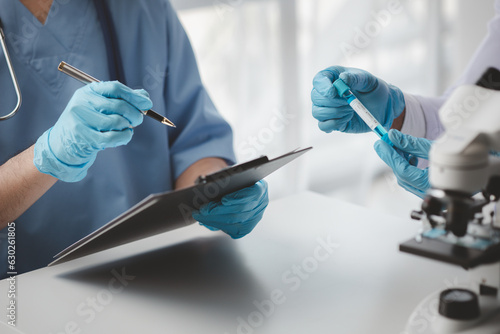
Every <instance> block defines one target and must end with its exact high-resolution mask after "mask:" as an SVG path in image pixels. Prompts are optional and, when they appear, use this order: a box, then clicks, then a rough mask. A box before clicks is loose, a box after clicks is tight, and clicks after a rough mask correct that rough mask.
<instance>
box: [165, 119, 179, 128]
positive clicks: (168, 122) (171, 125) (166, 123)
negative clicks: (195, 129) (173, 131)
mask: <svg viewBox="0 0 500 334" xmlns="http://www.w3.org/2000/svg"><path fill="white" fill-rule="evenodd" d="M162 123H163V124H165V125H168V126H170V127H172V128H176V126H175V124H174V123H172V121H170V120H168V119H166V118H165V119H164V120H163V121H162Z"/></svg>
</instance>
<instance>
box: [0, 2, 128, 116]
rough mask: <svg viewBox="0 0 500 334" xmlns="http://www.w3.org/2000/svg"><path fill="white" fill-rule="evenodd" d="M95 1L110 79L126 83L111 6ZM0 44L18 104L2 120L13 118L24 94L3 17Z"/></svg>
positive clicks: (0, 25) (0, 22) (0, 21)
mask: <svg viewBox="0 0 500 334" xmlns="http://www.w3.org/2000/svg"><path fill="white" fill-rule="evenodd" d="M93 2H94V5H95V8H96V11H97V17H98V19H99V21H100V22H101V26H102V32H103V35H104V44H105V46H106V54H107V58H108V59H107V61H108V68H109V76H110V80H118V81H120V82H122V83H125V76H124V74H123V73H124V72H123V63H122V58H121V56H120V52H118V50H119V48H118V38H117V35H116V30H115V27H114V25H113V20H112V18H111V14H110V11H109V8H108V6H107V5H106V2H105V1H103V0H93ZM0 44H2V50H3V53H4V56H5V61H6V63H7V67H8V68H9V72H10V77H11V79H12V84H13V85H14V89H15V91H16V95H17V104H16V106H15V108H14V109H13V110H12V111H11V112H10V113H8V114H7V115H5V116H1V117H0V121H5V120H7V119H9V118H12V117H13V116H14V115H15V114H16V113H17V112H18V111H19V109H20V108H21V103H22V95H21V89H20V88H19V82H18V81H17V77H16V72H14V67H13V66H12V60H11V58H10V55H9V51H8V50H7V43H6V40H5V34H4V31H3V24H2V20H1V19H0Z"/></svg>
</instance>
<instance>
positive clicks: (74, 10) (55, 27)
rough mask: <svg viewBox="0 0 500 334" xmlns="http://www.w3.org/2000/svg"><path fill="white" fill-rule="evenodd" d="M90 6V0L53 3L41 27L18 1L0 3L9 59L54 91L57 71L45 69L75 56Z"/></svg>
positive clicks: (63, 0)
mask: <svg viewBox="0 0 500 334" xmlns="http://www.w3.org/2000/svg"><path fill="white" fill-rule="evenodd" d="M91 4H92V2H91V1H90V0H54V1H53V3H52V6H51V8H50V11H49V14H48V16H47V20H46V21H45V24H42V23H41V22H40V21H39V20H38V19H37V18H36V16H35V15H33V14H32V13H31V12H30V11H29V10H28V9H27V8H26V7H25V6H24V5H23V4H22V3H21V2H20V1H19V0H0V8H1V11H0V13H2V14H0V15H1V18H2V21H3V24H4V30H5V35H6V38H7V44H8V47H9V51H10V53H11V57H13V58H16V60H18V61H19V62H20V63H23V64H24V65H25V66H30V67H31V68H32V69H33V71H34V72H36V73H37V74H38V76H39V77H41V78H42V80H44V81H45V82H46V84H47V85H49V86H50V87H51V88H53V89H55V90H57V88H58V86H59V84H60V81H58V80H57V79H56V77H57V75H56V73H57V72H55V71H50V70H48V66H50V67H52V65H53V63H54V62H57V61H60V60H66V61H68V62H69V61H71V58H72V55H75V54H78V49H79V48H80V47H81V44H82V41H83V37H84V32H85V30H86V29H85V28H86V26H87V24H88V22H89V15H90V14H91V13H92V12H93V11H92V10H91V9H92V7H91ZM3 13H7V14H3ZM40 41H43V43H41V42H40ZM61 58H64V59H61ZM14 70H15V69H14ZM55 70H57V68H55Z"/></svg>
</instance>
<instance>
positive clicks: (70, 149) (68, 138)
mask: <svg viewBox="0 0 500 334" xmlns="http://www.w3.org/2000/svg"><path fill="white" fill-rule="evenodd" d="M151 108H152V102H151V100H150V99H149V95H148V93H147V92H146V91H145V90H132V89H130V88H128V87H127V86H125V85H123V84H121V83H119V82H117V81H114V82H98V83H92V84H89V85H86V86H84V87H82V88H80V89H78V90H77V91H76V92H75V94H74V95H73V97H72V98H71V100H70V101H69V103H68V105H67V106H66V109H65V110H64V111H63V113H62V114H61V116H60V117H59V119H58V121H57V122H56V124H55V125H54V126H53V127H52V128H50V129H49V130H47V131H46V132H45V133H44V134H42V135H41V136H40V138H38V140H37V142H36V144H35V157H34V160H33V163H34V164H35V166H36V168H38V170H39V171H40V172H42V173H45V174H49V175H52V176H54V177H56V178H58V179H60V180H62V181H65V182H77V181H80V180H82V179H83V178H84V177H85V176H86V175H87V170H88V169H89V167H90V166H91V165H92V164H93V163H94V161H95V159H96V156H97V153H98V152H99V151H101V150H104V149H106V148H108V147H116V146H120V145H125V144H127V143H128V142H129V141H130V140H131V139H132V135H133V132H134V131H133V129H132V128H133V127H136V126H138V125H140V124H141V123H142V121H143V114H142V113H141V112H140V110H144V111H145V110H149V109H151Z"/></svg>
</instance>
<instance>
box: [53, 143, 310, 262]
mask: <svg viewBox="0 0 500 334" xmlns="http://www.w3.org/2000/svg"><path fill="white" fill-rule="evenodd" d="M311 149H312V147H308V148H306V149H302V150H299V149H297V150H294V151H292V152H289V153H287V154H284V155H282V156H280V157H277V158H275V159H272V160H269V159H268V158H267V157H266V156H263V157H260V158H257V159H255V160H251V161H248V162H245V163H242V164H238V165H234V166H232V167H228V168H225V169H223V170H221V171H219V172H217V173H214V174H210V175H207V176H202V177H200V178H198V180H197V184H196V185H194V186H192V187H189V188H186V189H181V190H177V191H169V192H165V193H160V194H153V195H150V196H148V197H146V198H145V199H144V200H142V201H141V202H139V203H137V204H136V205H135V206H133V207H132V208H130V209H129V210H127V211H126V212H124V213H122V214H121V215H119V216H118V217H116V218H115V219H113V220H112V221H110V222H109V223H107V224H106V225H104V226H102V227H101V228H99V229H97V230H96V231H94V232H92V233H90V234H89V235H87V236H86V237H84V238H82V239H80V240H79V241H77V242H75V243H74V244H72V245H71V246H69V247H68V248H66V249H64V250H63V251H62V252H60V253H59V254H56V255H55V256H54V258H55V260H54V261H52V262H51V263H50V264H49V266H52V265H55V264H59V263H63V262H67V261H70V260H73V259H76V258H79V257H82V256H86V255H90V254H93V253H97V252H99V251H102V250H105V249H109V248H112V247H116V246H120V245H123V244H126V243H129V242H132V241H136V240H139V239H143V238H146V237H150V236H153V235H156V234H160V233H164V232H168V231H171V230H175V229H178V228H181V227H185V226H188V225H190V224H192V223H194V222H195V221H194V219H193V218H192V216H191V212H192V211H193V210H197V209H199V208H200V207H201V206H202V205H204V204H206V203H208V202H211V201H218V200H220V199H221V198H222V196H224V195H226V194H230V193H232V192H234V191H237V190H240V189H243V188H246V187H249V186H251V185H253V184H255V182H257V181H259V180H262V179H263V178H265V177H266V176H268V175H269V174H271V173H273V172H274V171H276V170H278V169H280V168H281V167H283V166H284V165H286V164H288V163H289V162H291V161H293V160H295V159H296V158H298V157H299V156H301V155H303V154H304V153H306V152H308V151H309V150H311Z"/></svg>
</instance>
